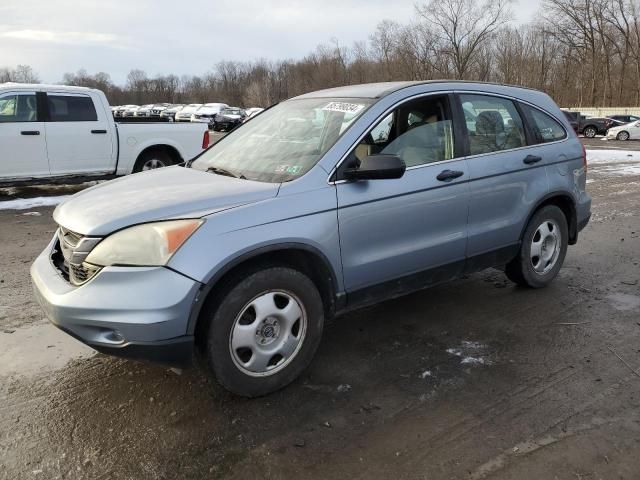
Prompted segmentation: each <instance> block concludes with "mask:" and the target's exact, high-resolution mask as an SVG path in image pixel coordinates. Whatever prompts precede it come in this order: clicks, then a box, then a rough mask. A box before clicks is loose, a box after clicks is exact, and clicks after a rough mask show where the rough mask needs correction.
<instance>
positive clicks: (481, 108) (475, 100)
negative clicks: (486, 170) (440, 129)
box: [460, 94, 526, 155]
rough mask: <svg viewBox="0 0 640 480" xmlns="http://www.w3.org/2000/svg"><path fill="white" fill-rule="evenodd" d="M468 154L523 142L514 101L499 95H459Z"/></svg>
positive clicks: (503, 148)
mask: <svg viewBox="0 0 640 480" xmlns="http://www.w3.org/2000/svg"><path fill="white" fill-rule="evenodd" d="M460 102H461V103H462V110H463V111H464V116H465V123H466V125H467V133H468V139H469V150H470V154H471V155H481V154H483V153H491V152H500V151H503V150H509V149H512V148H519V147H524V146H525V145H526V140H525V135H524V124H523V122H522V118H520V115H519V114H518V110H517V109H516V106H515V104H514V103H513V102H512V101H511V100H509V99H507V98H502V97H493V96H489V95H475V94H473V95H460Z"/></svg>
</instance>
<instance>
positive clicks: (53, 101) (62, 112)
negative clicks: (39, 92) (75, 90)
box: [47, 94, 98, 122]
mask: <svg viewBox="0 0 640 480" xmlns="http://www.w3.org/2000/svg"><path fill="white" fill-rule="evenodd" d="M47 104H48V106H49V121H50V122H95V121H97V120H98V114H97V113H96V109H95V107H94V105H93V100H91V98H90V97H88V96H84V95H82V96H80V95H55V94H54V95H49V94H48V95H47Z"/></svg>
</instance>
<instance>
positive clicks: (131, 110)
mask: <svg viewBox="0 0 640 480" xmlns="http://www.w3.org/2000/svg"><path fill="white" fill-rule="evenodd" d="M139 108H142V106H141V105H130V106H128V107H127V108H125V109H124V111H123V112H122V115H121V116H122V117H123V118H126V117H135V116H136V112H137V111H138V109H139Z"/></svg>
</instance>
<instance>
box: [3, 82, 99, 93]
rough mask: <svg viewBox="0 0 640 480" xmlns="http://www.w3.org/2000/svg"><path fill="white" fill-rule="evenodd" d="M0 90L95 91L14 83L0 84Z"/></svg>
mask: <svg viewBox="0 0 640 480" xmlns="http://www.w3.org/2000/svg"><path fill="white" fill-rule="evenodd" d="M0 88H11V89H14V90H56V91H58V92H65V91H68V92H78V91H85V92H89V91H95V88H88V87H76V86H73V85H49V84H45V83H16V82H6V83H0Z"/></svg>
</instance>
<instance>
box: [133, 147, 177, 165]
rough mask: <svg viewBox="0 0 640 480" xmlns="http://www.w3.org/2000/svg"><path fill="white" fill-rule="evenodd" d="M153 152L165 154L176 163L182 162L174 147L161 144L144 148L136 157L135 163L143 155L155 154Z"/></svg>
mask: <svg viewBox="0 0 640 480" xmlns="http://www.w3.org/2000/svg"><path fill="white" fill-rule="evenodd" d="M155 151H160V152H167V153H168V154H169V155H171V157H172V158H173V159H174V160H175V161H176V163H180V162H181V161H182V155H180V152H179V151H178V149H177V148H176V147H174V146H173V145H169V144H166V143H163V144H156V145H149V146H148V147H145V148H144V149H143V150H142V151H141V152H140V153H139V154H138V156H137V157H136V161H135V163H138V161H139V160H140V159H141V158H142V156H143V155H145V154H147V153H149V152H155Z"/></svg>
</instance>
